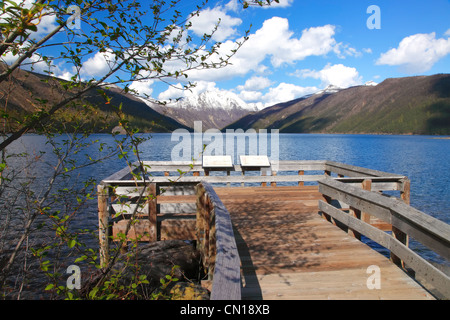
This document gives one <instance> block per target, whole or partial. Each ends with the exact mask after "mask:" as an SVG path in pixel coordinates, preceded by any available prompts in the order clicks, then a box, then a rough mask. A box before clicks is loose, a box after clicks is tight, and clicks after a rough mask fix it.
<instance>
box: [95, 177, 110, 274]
mask: <svg viewBox="0 0 450 320" xmlns="http://www.w3.org/2000/svg"><path fill="white" fill-rule="evenodd" d="M97 202H98V232H99V234H98V238H99V243H100V265H101V266H102V267H104V266H106V265H107V263H108V261H109V212H108V188H107V187H104V186H103V185H101V184H99V185H98V186H97Z"/></svg>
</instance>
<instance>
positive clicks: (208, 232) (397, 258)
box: [98, 160, 449, 299]
mask: <svg viewBox="0 0 450 320" xmlns="http://www.w3.org/2000/svg"><path fill="white" fill-rule="evenodd" d="M143 165H144V167H145V168H146V175H145V179H143V176H142V175H139V174H138V173H139V171H138V166H137V165H136V164H135V165H134V167H132V168H129V167H127V168H124V169H122V170H120V171H119V172H116V173H115V174H113V175H112V176H110V177H108V178H106V179H104V180H103V181H102V183H101V184H100V185H99V186H98V209H99V239H100V257H101V261H103V262H105V261H107V259H108V247H109V242H110V240H111V239H115V238H117V237H118V235H119V234H121V233H128V237H129V238H134V239H140V240H145V241H157V240H160V239H185V240H197V243H198V248H199V250H200V252H201V253H202V256H203V263H204V266H205V269H206V270H207V272H208V277H209V278H210V279H211V280H212V279H213V280H214V281H213V287H212V295H211V298H212V299H239V298H240V274H239V267H240V265H239V256H238V254H237V249H236V243H235V239H234V236H233V230H232V226H231V222H230V218H229V213H228V212H227V210H226V209H225V207H224V206H223V204H222V202H221V201H220V199H219V198H218V197H217V195H216V193H215V192H214V189H213V187H212V185H213V184H221V185H223V184H231V183H237V184H238V185H242V184H244V183H245V184H247V183H252V184H259V185H261V186H266V185H270V186H273V187H276V186H277V184H281V183H286V182H287V183H291V184H292V183H294V184H296V185H297V184H298V185H299V186H302V185H304V184H305V182H312V183H316V184H318V185H319V189H320V191H321V192H322V193H323V195H324V197H325V199H327V202H323V201H321V202H320V208H321V210H322V212H323V215H324V217H327V218H328V219H329V220H330V221H333V219H335V220H338V221H340V222H341V223H344V224H346V225H347V226H348V227H349V230H350V232H352V233H353V234H354V235H355V236H357V237H358V236H359V235H360V234H364V235H365V236H368V237H369V238H371V239H372V238H374V239H373V240H374V241H379V243H380V244H381V245H383V244H384V245H386V246H387V248H388V249H389V250H391V252H392V259H393V261H394V262H396V263H400V264H402V263H403V262H406V264H407V265H408V266H409V267H411V268H413V267H414V268H415V269H418V271H416V272H417V273H420V274H427V273H428V274H432V275H434V274H436V277H434V278H433V279H434V280H433V279H430V280H429V281H431V282H432V283H433V284H436V286H437V287H441V286H442V283H446V285H447V291H448V287H449V285H448V277H447V278H446V277H444V276H445V275H443V274H442V272H439V271H435V269H436V268H433V267H432V266H431V267H430V266H429V264H427V263H425V262H424V261H422V260H423V259H422V260H420V258H417V257H415V256H414V258H411V257H413V254H412V253H410V251H411V250H410V249H408V247H407V242H408V237H407V235H411V236H412V237H415V236H416V235H417V233H419V234H424V236H423V237H422V238H423V240H424V244H427V243H432V245H433V248H434V247H436V248H437V249H436V248H434V249H435V250H436V251H437V252H440V253H441V254H442V253H443V254H444V255H443V256H444V257H448V248H449V247H448V241H449V240H448V238H449V236H448V226H442V227H440V228H441V229H442V230H438V231H436V234H437V235H439V237H440V238H438V239H439V240H436V235H434V234H433V232H431V231H430V232H428V231H427V232H425V231H424V230H422V229H421V227H420V223H421V222H422V220H423V221H428V220H427V219H428V218H424V219H422V220H420V219H419V220H420V221H415V220H414V219H413V220H411V221H409V220H405V219H406V218H405V217H408V218H409V217H410V216H411V215H413V216H417V212H416V211H414V210H409V209H408V210H407V211H408V212H413V213H412V214H409V215H408V214H406V215H402V214H403V211H401V213H400V214H399V213H393V212H396V211H395V210H397V208H398V207H399V205H398V203H400V201H397V202H393V201H394V200H392V199H389V198H387V197H385V196H383V195H381V194H380V192H382V191H396V192H399V193H400V196H399V198H400V199H401V200H403V202H405V203H406V204H403V205H404V206H405V205H407V204H409V186H410V183H409V180H408V179H407V177H405V176H402V175H396V174H391V173H386V172H381V171H376V170H371V169H366V168H361V167H356V166H351V165H346V164H342V163H336V162H332V161H321V160H320V161H279V162H277V163H272V166H271V167H270V170H269V173H268V174H267V171H264V172H261V174H260V175H258V172H256V174H255V172H253V173H252V174H251V175H247V172H246V171H245V170H243V169H242V168H241V167H240V166H239V165H234V166H233V168H232V172H231V173H233V171H234V172H237V174H236V175H232V174H230V172H226V174H223V173H222V175H220V174H221V173H220V172H218V173H216V174H209V172H207V171H205V170H204V168H202V166H201V165H200V164H198V163H194V164H192V163H187V162H186V163H181V162H159V161H157V162H147V161H145V162H144V163H143ZM264 173H266V175H264ZM136 177H141V178H137V179H136ZM161 190H163V192H162V191H161ZM163 193H164V194H166V195H191V196H194V195H195V199H196V203H185V204H174V205H173V206H171V207H170V208H169V209H167V210H166V209H165V208H164V206H163V204H160V203H158V201H160V200H158V199H160V197H161V196H163ZM374 197H375V198H376V199H375V200H376V201H375V200H373V199H374ZM381 200H384V201H390V202H389V204H394V203H395V204H396V205H395V206H394V207H393V209H392V208H391V207H389V208H385V207H383V205H382V204H380V203H378V202H377V201H381ZM333 202H337V203H338V206H337V207H336V206H332V205H331V204H332V203H333ZM381 203H384V204H385V202H383V201H382V202H381ZM165 205H167V202H166V204H165ZM383 208H384V209H383ZM408 208H409V207H408ZM403 209H404V210H406V209H405V208H403ZM343 210H346V211H348V213H344V211H343ZM167 213H168V214H169V215H173V216H178V218H177V219H173V220H171V219H165V220H164V223H165V224H164V223H163V222H161V220H159V218H160V217H161V215H164V214H167ZM422 215H424V214H422V213H420V216H422ZM132 216H133V217H134V218H136V219H137V220H138V221H135V222H134V223H133V224H132V226H133V228H132V229H130V227H129V225H130V223H129V222H130V221H129V219H130V218H131V217H132ZM426 217H428V216H426ZM339 219H341V220H343V221H341V220H339ZM405 221H408V222H405ZM433 221H434V220H433ZM413 222H414V223H415V224H414V223H413ZM362 223H364V227H361V225H362ZM417 224H419V226H417ZM375 227H377V228H375ZM380 229H381V230H392V233H393V235H394V236H393V237H391V236H390V235H388V234H386V233H385V232H383V231H381V230H380ZM431 230H433V229H431ZM386 237H390V238H392V239H393V240H390V238H386ZM419 239H421V238H420V237H419ZM402 261H403V262H402ZM430 268H432V269H430ZM428 270H433V271H432V273H429V272H428ZM436 279H437V280H436ZM445 281H447V282H445ZM219 288H220V289H219ZM444 291H445V290H444Z"/></svg>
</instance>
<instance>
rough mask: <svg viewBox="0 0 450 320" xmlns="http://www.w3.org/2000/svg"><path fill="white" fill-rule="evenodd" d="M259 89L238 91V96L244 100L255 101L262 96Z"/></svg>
mask: <svg viewBox="0 0 450 320" xmlns="http://www.w3.org/2000/svg"><path fill="white" fill-rule="evenodd" d="M262 95H263V94H262V92H261V91H248V90H242V91H241V92H240V93H239V98H241V99H242V100H244V101H245V102H256V101H260V100H261V97H262Z"/></svg>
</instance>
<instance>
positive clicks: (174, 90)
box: [158, 81, 219, 101]
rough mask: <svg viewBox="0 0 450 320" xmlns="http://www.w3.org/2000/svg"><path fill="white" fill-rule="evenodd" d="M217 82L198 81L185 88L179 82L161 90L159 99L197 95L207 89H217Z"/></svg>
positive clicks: (166, 99)
mask: <svg viewBox="0 0 450 320" xmlns="http://www.w3.org/2000/svg"><path fill="white" fill-rule="evenodd" d="M217 90H219V89H218V88H217V87H216V83H215V82H210V81H198V82H196V85H195V86H194V87H192V88H189V89H187V90H186V89H184V86H183V85H182V84H181V83H177V84H176V85H174V86H171V87H169V88H168V89H167V90H166V91H163V92H161V93H160V94H159V95H158V99H159V100H162V101H168V100H171V99H178V98H184V97H189V96H196V95H199V94H200V93H203V92H206V91H217Z"/></svg>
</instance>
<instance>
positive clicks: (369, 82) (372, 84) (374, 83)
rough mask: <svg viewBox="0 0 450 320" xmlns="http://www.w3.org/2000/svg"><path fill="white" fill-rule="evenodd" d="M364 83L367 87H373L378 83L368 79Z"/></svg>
mask: <svg viewBox="0 0 450 320" xmlns="http://www.w3.org/2000/svg"><path fill="white" fill-rule="evenodd" d="M364 85H365V86H367V87H369V86H372V87H374V86H376V85H378V83H376V82H375V81H372V80H370V81H367V82H366V83H364Z"/></svg>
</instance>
